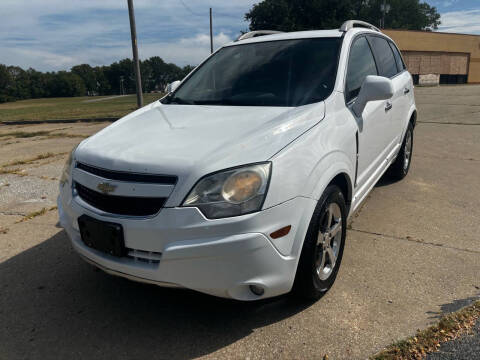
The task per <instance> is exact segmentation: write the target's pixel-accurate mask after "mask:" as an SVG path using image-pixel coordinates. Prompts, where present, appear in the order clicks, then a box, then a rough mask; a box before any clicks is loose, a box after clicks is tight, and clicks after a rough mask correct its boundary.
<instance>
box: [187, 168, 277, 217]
mask: <svg viewBox="0 0 480 360" xmlns="http://www.w3.org/2000/svg"><path fill="white" fill-rule="evenodd" d="M270 167H271V164H270V163H265V164H258V165H249V166H243V167H240V168H236V169H229V170H224V171H221V172H218V173H215V174H211V175H207V176H205V177H204V178H203V179H201V180H200V181H199V182H198V183H197V184H196V185H195V186H194V187H193V189H192V191H190V194H189V195H188V196H187V198H186V199H185V201H184V202H183V205H182V206H195V207H197V208H199V209H200V211H201V212H202V213H203V214H204V215H205V216H206V217H207V218H209V219H218V218H223V217H230V216H238V215H244V214H248V213H252V212H255V211H259V210H260V209H261V207H262V205H263V201H264V200H265V195H266V193H267V187H268V182H269V179H270Z"/></svg>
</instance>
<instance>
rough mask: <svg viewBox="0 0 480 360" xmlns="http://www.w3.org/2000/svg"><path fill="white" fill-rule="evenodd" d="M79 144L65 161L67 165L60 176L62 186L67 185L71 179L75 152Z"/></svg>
mask: <svg viewBox="0 0 480 360" xmlns="http://www.w3.org/2000/svg"><path fill="white" fill-rule="evenodd" d="M77 146H78V145H77ZM77 146H75V147H74V148H73V150H72V152H71V153H70V155H69V156H68V158H67V161H66V162H65V165H64V166H63V170H62V175H61V176H60V185H62V186H63V185H65V184H66V183H67V182H68V180H69V179H70V174H71V172H72V163H73V154H74V153H75V150H76V149H77Z"/></svg>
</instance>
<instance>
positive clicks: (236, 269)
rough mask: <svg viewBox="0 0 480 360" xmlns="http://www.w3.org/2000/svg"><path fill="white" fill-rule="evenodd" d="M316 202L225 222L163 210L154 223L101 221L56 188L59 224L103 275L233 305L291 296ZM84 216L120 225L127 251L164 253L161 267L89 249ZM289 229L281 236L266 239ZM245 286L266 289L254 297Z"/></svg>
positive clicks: (292, 203)
mask: <svg viewBox="0 0 480 360" xmlns="http://www.w3.org/2000/svg"><path fill="white" fill-rule="evenodd" d="M314 207H315V202H314V201H313V200H311V199H307V198H295V199H292V200H290V201H288V202H286V203H283V204H281V205H278V206H275V207H272V208H270V209H266V210H263V211H261V212H258V213H255V214H249V215H244V216H239V217H235V218H229V219H220V220H208V219H206V218H205V217H204V216H203V215H202V214H201V213H200V212H199V211H198V209H196V208H164V209H162V211H161V212H160V213H159V214H158V215H157V216H156V217H155V218H152V219H125V218H115V219H112V218H111V217H104V216H100V215H98V214H96V213H94V212H92V211H91V210H90V209H87V208H85V207H82V206H81V205H80V203H78V202H77V201H75V199H72V198H71V196H69V193H68V190H64V189H61V195H60V197H59V199H58V211H59V216H60V223H61V225H62V227H63V228H64V229H65V230H66V232H67V234H68V236H69V237H70V239H71V241H72V244H73V247H74V249H75V250H76V251H77V252H78V253H79V254H80V255H81V256H82V257H83V258H85V259H86V260H87V261H89V262H91V263H93V264H94V265H96V266H98V267H100V268H101V269H103V270H105V271H107V272H109V273H111V274H114V275H119V276H123V277H126V278H129V279H132V280H136V281H141V282H147V283H153V284H157V285H160V286H175V287H184V288H189V289H193V290H196V291H200V292H203V293H207V294H210V295H215V296H219V297H226V298H233V299H238V300H256V299H258V298H267V297H272V296H277V295H280V294H284V293H287V292H289V291H290V289H291V287H292V285H293V281H294V278H295V272H296V267H297V261H298V255H299V251H300V250H299V249H301V245H302V243H303V238H304V236H305V232H306V228H307V227H308V223H309V221H310V218H311V213H313V209H314ZM83 214H87V215H89V216H92V217H95V218H97V219H99V220H105V221H110V222H112V221H113V222H118V223H121V224H122V226H123V228H124V232H125V243H126V246H127V247H129V248H133V249H138V250H141V251H153V252H159V253H161V259H160V261H159V263H156V264H151V263H143V262H139V261H134V260H133V259H130V258H116V257H112V256H110V255H107V254H104V253H101V252H98V251H96V250H93V249H91V248H89V247H87V246H86V245H85V244H84V243H83V242H82V241H81V238H80V233H79V231H78V223H77V218H78V217H79V216H81V215H83ZM286 225H292V230H291V232H290V233H289V234H288V235H287V236H285V237H284V238H280V239H276V240H273V239H271V238H270V237H269V236H268V234H270V233H271V232H273V231H275V230H278V229H279V228H281V227H283V226H286ZM250 285H257V286H260V287H262V288H263V289H264V294H263V295H262V296H257V295H254V294H253V293H252V292H251V291H250V289H249V286H250Z"/></svg>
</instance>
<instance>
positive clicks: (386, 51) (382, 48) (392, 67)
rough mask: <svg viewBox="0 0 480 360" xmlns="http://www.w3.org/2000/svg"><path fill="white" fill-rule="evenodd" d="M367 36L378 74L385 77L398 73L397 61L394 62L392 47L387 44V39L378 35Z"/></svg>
mask: <svg viewBox="0 0 480 360" xmlns="http://www.w3.org/2000/svg"><path fill="white" fill-rule="evenodd" d="M368 38H369V41H370V43H371V44H372V48H373V53H374V54H375V59H376V60H377V64H378V70H379V72H380V75H381V76H385V77H387V78H391V77H394V76H395V75H397V74H398V73H399V71H398V69H397V63H396V62H395V58H394V57H393V52H392V48H391V47H390V45H388V42H387V40H386V39H384V38H382V37H379V36H369V37H368Z"/></svg>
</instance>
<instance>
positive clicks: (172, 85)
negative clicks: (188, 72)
mask: <svg viewBox="0 0 480 360" xmlns="http://www.w3.org/2000/svg"><path fill="white" fill-rule="evenodd" d="M181 83H182V82H181V81H180V80H177V81H174V82H172V83H170V84H168V85H167V87H166V88H165V91H166V92H167V93H168V94H170V93H171V92H174V91H175V89H176V88H178V86H179V85H180V84H181Z"/></svg>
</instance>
